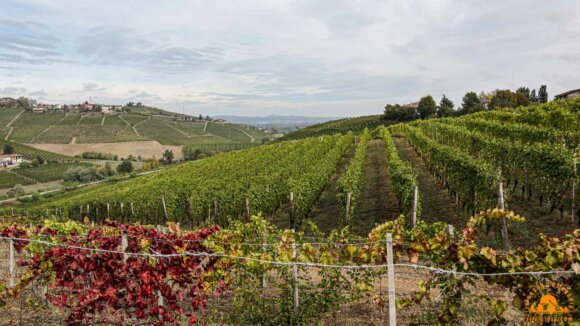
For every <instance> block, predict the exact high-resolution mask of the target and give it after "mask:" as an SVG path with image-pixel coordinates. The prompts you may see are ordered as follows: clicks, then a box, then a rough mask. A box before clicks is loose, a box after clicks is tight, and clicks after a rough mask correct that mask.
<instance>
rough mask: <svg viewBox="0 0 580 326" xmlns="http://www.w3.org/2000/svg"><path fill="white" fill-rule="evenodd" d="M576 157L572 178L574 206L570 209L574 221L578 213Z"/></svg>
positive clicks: (571, 218)
mask: <svg viewBox="0 0 580 326" xmlns="http://www.w3.org/2000/svg"><path fill="white" fill-rule="evenodd" d="M576 180H577V179H576V158H575V157H574V179H572V208H571V211H570V220H571V221H572V222H574V220H575V217H576V216H575V215H576Z"/></svg>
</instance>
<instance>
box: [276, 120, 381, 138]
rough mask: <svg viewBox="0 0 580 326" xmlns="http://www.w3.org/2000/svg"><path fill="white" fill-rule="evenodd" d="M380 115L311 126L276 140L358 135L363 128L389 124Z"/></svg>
mask: <svg viewBox="0 0 580 326" xmlns="http://www.w3.org/2000/svg"><path fill="white" fill-rule="evenodd" d="M381 117H382V115H368V116H362V117H356V118H344V119H338V120H332V121H327V122H324V123H320V124H316V125H312V126H309V127H306V128H304V129H300V130H298V131H296V132H293V133H290V134H288V135H285V136H284V137H281V138H278V139H277V141H285V140H295V139H302V138H308V137H314V136H320V135H331V134H336V133H345V132H349V131H353V132H355V133H358V132H360V131H362V130H363V129H365V128H369V129H374V128H376V127H378V126H380V125H386V124H390V122H389V121H385V120H381Z"/></svg>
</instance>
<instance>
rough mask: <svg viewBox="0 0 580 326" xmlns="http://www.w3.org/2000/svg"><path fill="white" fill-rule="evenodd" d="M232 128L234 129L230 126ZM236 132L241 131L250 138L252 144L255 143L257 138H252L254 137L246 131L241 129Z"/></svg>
mask: <svg viewBox="0 0 580 326" xmlns="http://www.w3.org/2000/svg"><path fill="white" fill-rule="evenodd" d="M230 128H234V127H232V126H230ZM234 129H236V130H239V131H241V132H242V133H243V134H244V135H246V136H248V138H250V143H253V142H255V141H256V138H254V137H252V135H250V134H248V133H247V132H246V131H244V129H240V128H234Z"/></svg>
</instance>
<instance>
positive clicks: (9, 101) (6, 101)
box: [0, 97, 17, 108]
mask: <svg viewBox="0 0 580 326" xmlns="http://www.w3.org/2000/svg"><path fill="white" fill-rule="evenodd" d="M16 104H17V102H16V99H14V98H12V97H3V98H0V106H1V107H5V108H12V107H15V106H16Z"/></svg>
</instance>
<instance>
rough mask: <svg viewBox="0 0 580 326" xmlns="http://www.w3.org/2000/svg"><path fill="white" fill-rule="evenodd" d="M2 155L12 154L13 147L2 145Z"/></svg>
mask: <svg viewBox="0 0 580 326" xmlns="http://www.w3.org/2000/svg"><path fill="white" fill-rule="evenodd" d="M2 153H4V154H14V147H13V146H12V145H10V144H4V149H3V150H2Z"/></svg>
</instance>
